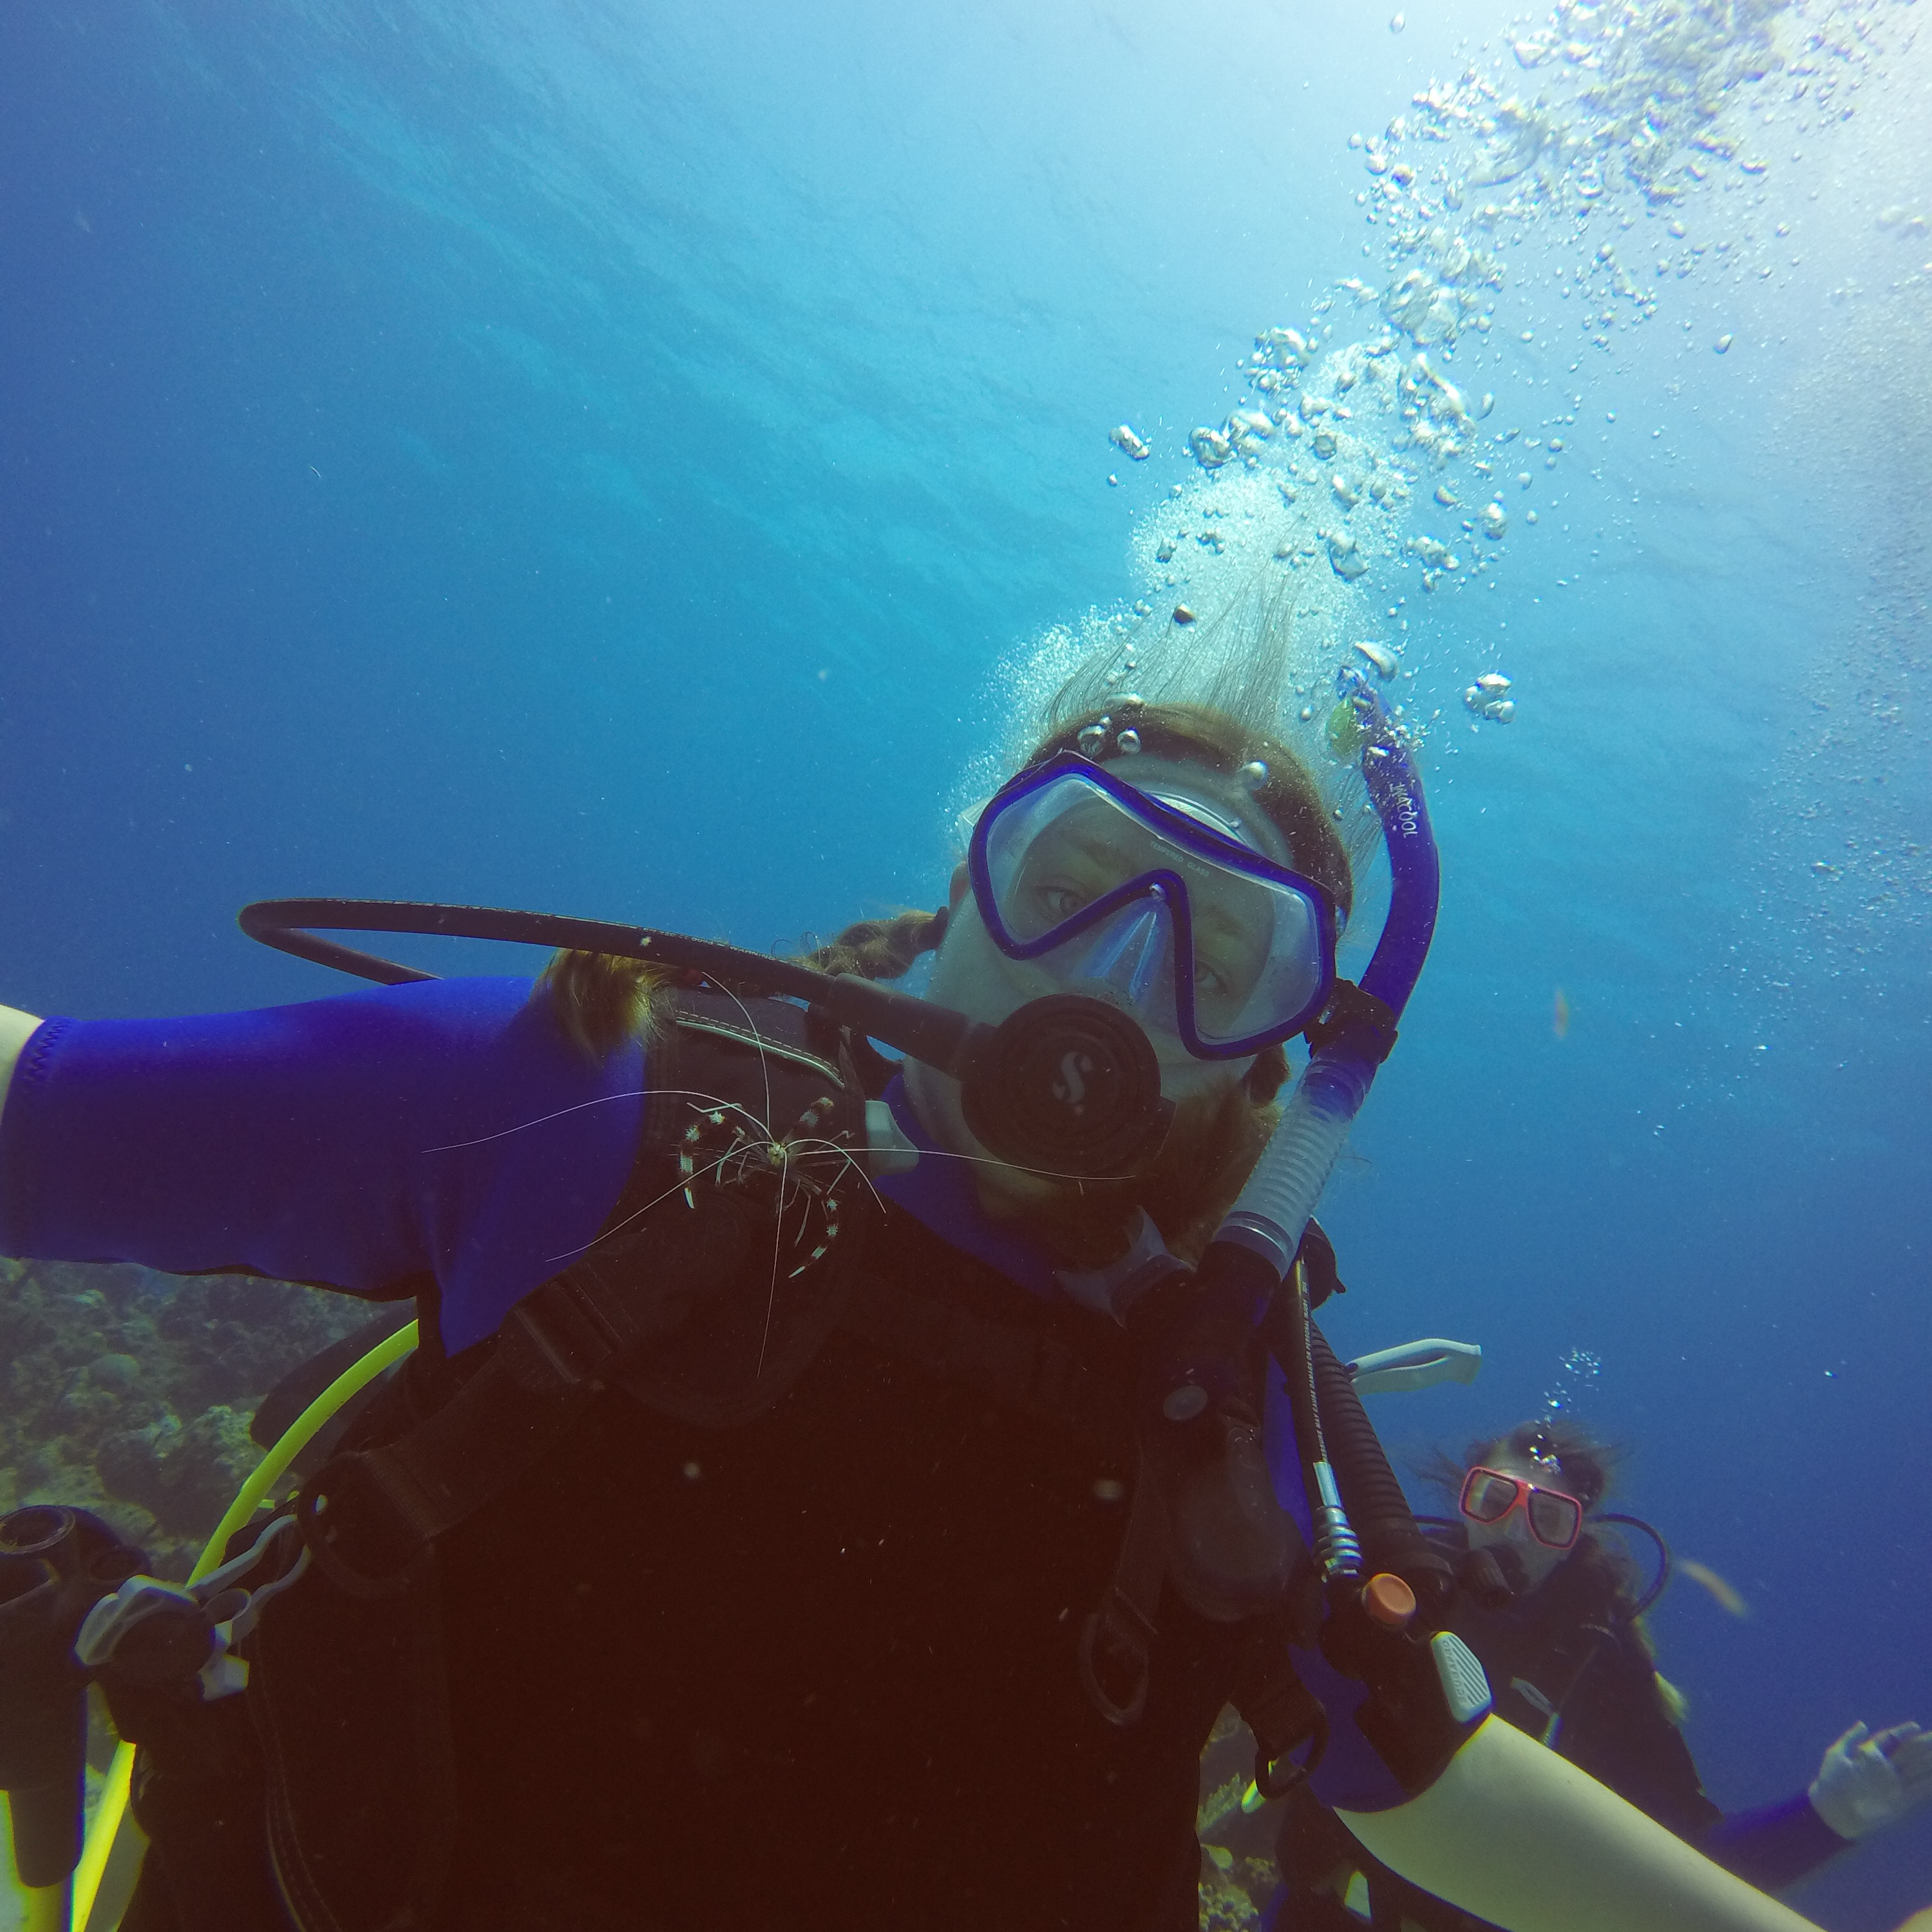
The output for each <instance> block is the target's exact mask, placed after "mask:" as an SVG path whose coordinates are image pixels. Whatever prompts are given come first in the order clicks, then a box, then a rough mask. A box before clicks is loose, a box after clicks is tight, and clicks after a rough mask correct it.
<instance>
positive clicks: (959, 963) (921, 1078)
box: [905, 757, 1286, 1214]
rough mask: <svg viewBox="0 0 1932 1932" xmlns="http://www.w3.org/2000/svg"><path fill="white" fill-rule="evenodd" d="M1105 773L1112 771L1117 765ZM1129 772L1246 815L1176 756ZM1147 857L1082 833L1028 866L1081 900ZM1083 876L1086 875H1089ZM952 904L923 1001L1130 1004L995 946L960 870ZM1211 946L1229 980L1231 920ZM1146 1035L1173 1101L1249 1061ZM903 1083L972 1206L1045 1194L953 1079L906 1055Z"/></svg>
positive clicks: (995, 1005) (1235, 929) (995, 1015)
mask: <svg viewBox="0 0 1932 1932" xmlns="http://www.w3.org/2000/svg"><path fill="white" fill-rule="evenodd" d="M1112 769H1113V770H1114V771H1115V772H1116V773H1117V774H1120V773H1121V767H1120V766H1119V765H1118V764H1116V765H1115V766H1113V767H1112ZM1132 778H1133V782H1134V783H1135V784H1142V785H1145V786H1147V787H1148V788H1150V789H1158V790H1160V791H1161V792H1163V793H1167V794H1169V795H1173V794H1180V795H1182V796H1192V797H1195V798H1197V799H1199V801H1200V802H1202V803H1203V804H1205V805H1208V806H1210V807H1211V808H1213V809H1214V810H1215V811H1217V812H1219V813H1220V814H1222V815H1223V817H1228V818H1230V819H1235V818H1239V817H1243V816H1244V815H1245V816H1247V817H1253V801H1252V800H1251V799H1249V798H1248V797H1247V796H1246V795H1245V794H1244V793H1239V792H1236V791H1234V790H1232V789H1231V788H1230V787H1227V786H1226V785H1225V784H1223V783H1221V782H1220V781H1219V780H1218V779H1217V776H1216V775H1215V774H1214V773H1212V772H1208V771H1207V770H1206V769H1204V768H1202V767H1201V766H1196V765H1193V764H1190V763H1185V762H1184V761H1181V760H1169V759H1164V758H1154V757H1148V758H1145V760H1136V761H1135V763H1134V766H1133V772H1132ZM1069 830H1070V832H1071V833H1074V834H1079V832H1080V830H1081V828H1080V827H1079V824H1078V823H1077V821H1076V823H1075V824H1074V825H1073V826H1070V828H1069ZM1266 834H1267V835H1268V836H1269V837H1270V838H1271V839H1272V840H1273V841H1274V846H1275V847H1276V848H1277V849H1275V850H1271V852H1270V854H1269V856H1271V857H1273V856H1280V857H1282V858H1284V859H1285V857H1286V850H1285V844H1284V843H1283V841H1280V837H1279V835H1278V834H1277V833H1276V832H1274V827H1273V826H1267V827H1266ZM1153 856H1154V855H1153V854H1151V853H1141V852H1139V851H1138V850H1136V852H1134V853H1124V854H1118V855H1115V854H1112V853H1106V852H1101V851H1097V850H1094V849H1092V847H1091V840H1087V841H1085V842H1083V839H1082V837H1081V836H1078V835H1076V836H1072V837H1070V838H1069V839H1068V840H1067V848H1066V850H1065V851H1064V853H1056V854H1055V855H1054V858H1055V862H1053V863H1043V864H1041V865H1039V866H1038V867H1037V871H1036V877H1037V883H1038V885H1039V888H1040V890H1041V891H1043V892H1047V893H1049V894H1051V893H1055V892H1058V893H1060V894H1062V895H1066V894H1067V893H1070V892H1082V891H1085V896H1086V897H1087V898H1093V897H1095V896H1097V895H1098V892H1100V891H1101V890H1104V889H1107V887H1108V886H1110V885H1111V884H1113V883H1118V880H1119V879H1120V878H1121V877H1128V876H1131V875H1132V874H1134V873H1137V872H1139V871H1145V870H1146V869H1148V864H1149V862H1151V859H1152V858H1153ZM1122 866H1125V868H1126V870H1125V871H1122V870H1121V867H1122ZM1089 874H1093V877H1091V879H1090V878H1089V876H1088V875H1089ZM1083 882H1084V883H1083ZM952 903H953V910H952V916H951V918H950V921H949V922H948V924H947V931H946V940H945V943H944V944H943V945H942V946H941V947H940V949H939V952H938V957H937V959H936V960H935V963H934V966H933V970H932V980H931V983H930V984H929V986H928V989H927V995H928V997H929V998H931V999H932V1000H933V1001H936V1002H937V1003H938V1004H940V1005H941V1006H946V1007H952V1008H953V1009H954V1010H955V1011H956V1012H959V1013H968V1014H970V1015H971V1016H972V1017H973V1018H974V1019H977V1020H980V1021H983V1022H986V1024H987V1025H998V1023H999V1022H1001V1020H1003V1019H1005V1018H1006V1017H1007V1015H1008V1014H1009V1013H1013V1012H1016V1011H1017V1010H1018V1009H1019V1008H1020V1007H1023V1006H1025V1004H1027V1003H1028V1001H1031V1000H1037V999H1040V998H1044V997H1045V996H1046V995H1048V994H1051V993H1065V992H1079V993H1084V994H1086V995H1088V996H1090V997H1091V998H1097V999H1101V1000H1105V1001H1107V1002H1108V1003H1109V1004H1112V1005H1116V1006H1118V1007H1121V1008H1122V1009H1123V1010H1128V1011H1132V1010H1133V1008H1132V1007H1131V1005H1130V1002H1129V1001H1127V999H1126V998H1124V997H1123V996H1122V995H1120V994H1119V993H1118V992H1116V991H1115V989H1113V988H1112V987H1110V986H1106V985H1104V984H1101V983H1094V982H1088V981H1076V980H1070V979H1069V978H1067V977H1066V972H1065V969H1064V963H1063V962H1058V961H1056V960H1055V957H1054V956H1052V955H1051V954H1049V955H1048V956H1046V957H1044V958H1043V959H1035V960H1019V959H1009V958H1008V957H1007V955H1006V954H1005V953H1003V952H1001V950H1000V949H999V947H998V946H997V945H995V944H994V941H993V938H992V935H991V934H990V933H989V932H987V930H986V923H985V922H984V921H983V919H981V918H980V910H979V907H978V906H977V904H975V903H974V899H973V896H972V894H971V891H970V889H968V884H967V878H966V868H965V866H963V865H962V866H961V867H960V868H959V869H958V870H957V871H956V872H955V874H953V893H952ZM1065 911H1066V908H1065V907H1063V906H1062V905H1061V904H1060V902H1059V901H1058V900H1055V901H1054V903H1053V904H1052V905H1050V906H1049V907H1046V908H1045V910H1044V912H1043V919H1044V920H1045V921H1046V922H1048V923H1051V922H1052V920H1053V919H1054V918H1055V917H1058V916H1065ZM1210 917H1211V919H1212V918H1213V917H1214V914H1213V913H1211V915H1210ZM1214 943H1215V944H1219V945H1220V946H1221V947H1223V949H1224V950H1226V951H1227V952H1228V953H1229V958H1230V962H1231V963H1230V967H1229V971H1230V977H1232V976H1233V974H1234V972H1235V970H1236V969H1237V968H1238V959H1236V956H1237V955H1238V953H1239V951H1240V949H1241V947H1242V945H1243V944H1245V943H1246V941H1245V940H1244V935H1243V934H1242V932H1241V930H1240V928H1239V926H1238V922H1229V929H1228V930H1227V932H1226V933H1225V934H1222V933H1220V932H1219V930H1218V928H1217V932H1216V938H1215V941H1214ZM1135 1017H1136V1019H1138V1020H1141V1021H1142V1022H1145V1015H1144V1014H1142V1013H1136V1014H1135ZM1148 1040H1149V1042H1150V1043H1151V1045H1152V1046H1153V1048H1154V1057H1155V1058H1156V1060H1157V1061H1158V1063H1159V1064H1160V1076H1161V1079H1160V1084H1161V1092H1162V1094H1163V1095H1164V1096H1165V1097H1166V1098H1167V1099H1168V1100H1172V1101H1174V1102H1175V1103H1177V1104H1178V1105H1183V1106H1184V1105H1186V1104H1187V1103H1190V1102H1198V1101H1201V1100H1216V1099H1218V1098H1219V1097H1220V1095H1221V1094H1224V1093H1225V1092H1226V1091H1227V1089H1228V1088H1231V1087H1232V1086H1233V1085H1235V1083H1236V1082H1238V1081H1239V1080H1240V1079H1241V1078H1242V1077H1243V1076H1244V1075H1245V1074H1246V1073H1247V1070H1248V1069H1249V1068H1250V1067H1252V1066H1253V1064H1254V1062H1253V1060H1252V1059H1241V1060H1197V1059H1196V1058H1195V1057H1194V1056H1193V1055H1192V1054H1190V1052H1188V1051H1187V1048H1186V1047H1185V1046H1183V1045H1182V1044H1181V1040H1180V1038H1179V1037H1178V1034H1175V1032H1173V1031H1172V1029H1171V1028H1168V1027H1163V1026H1159V1025H1156V1026H1153V1027H1150V1028H1148ZM905 1082H906V1089H907V1094H908V1095H909V1096H910V1099H911V1101H912V1103H913V1109H914V1111H915V1112H916V1113H917V1115H919V1120H920V1122H921V1124H922V1125H923V1126H924V1127H925V1128H926V1131H927V1132H928V1133H929V1134H931V1135H932V1137H933V1138H934V1139H935V1140H936V1141H938V1143H939V1144H940V1145H941V1146H942V1147H944V1148H947V1149H948V1150H950V1151H952V1152H954V1153H956V1154H965V1155H968V1156H969V1157H973V1158H974V1160H976V1161H977V1163H980V1164H979V1165H978V1166H976V1169H975V1179H976V1181H977V1184H978V1186H979V1190H980V1199H981V1202H982V1203H983V1205H985V1206H986V1208H987V1209H988V1210H989V1212H992V1213H995V1214H999V1213H1003V1212H1004V1213H1009V1214H1010V1213H1013V1212H1016V1211H1019V1209H1021V1208H1024V1207H1025V1206H1027V1205H1030V1204H1031V1203H1032V1202H1036V1201H1038V1200H1040V1199H1043V1198H1044V1197H1045V1196H1046V1195H1047V1194H1049V1193H1051V1192H1052V1181H1051V1179H1049V1178H1047V1177H1044V1176H1037V1175H1031V1174H1029V1173H1028V1172H1025V1171H1024V1170H1022V1169H1016V1168H1014V1167H1011V1166H1008V1165H1007V1164H1006V1163H1003V1162H1000V1161H998V1160H995V1159H994V1158H993V1157H992V1156H991V1155H990V1154H988V1153H987V1151H986V1148H984V1147H983V1145H981V1144H980V1142H979V1141H978V1140H977V1139H975V1138H974V1136H973V1134H972V1133H971V1130H969V1129H968V1127H967V1125H966V1121H965V1115H964V1113H963V1112H962V1109H961V1106H960V1098H959V1082H957V1081H955V1080H953V1079H949V1078H948V1077H947V1076H945V1075H944V1074H942V1073H938V1072H937V1071H936V1070H935V1069H933V1068H932V1067H928V1066H926V1065H925V1064H923V1063H922V1062H920V1061H913V1060H908V1061H907V1062H906V1063H905Z"/></svg>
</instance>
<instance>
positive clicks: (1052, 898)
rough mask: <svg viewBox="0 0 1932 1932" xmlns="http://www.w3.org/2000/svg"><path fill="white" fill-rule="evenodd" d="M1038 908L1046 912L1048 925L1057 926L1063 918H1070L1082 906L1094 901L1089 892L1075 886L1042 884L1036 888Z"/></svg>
mask: <svg viewBox="0 0 1932 1932" xmlns="http://www.w3.org/2000/svg"><path fill="white" fill-rule="evenodd" d="M1037 897H1038V898H1039V901H1040V910H1041V911H1042V912H1043V913H1046V917H1047V922H1048V923H1049V925H1052V926H1058V925H1059V924H1060V922H1061V921H1062V920H1063V919H1071V918H1072V917H1073V915H1074V914H1075V913H1076V912H1078V911H1079V910H1081V908H1082V907H1083V906H1089V905H1091V904H1093V903H1094V895H1093V894H1092V893H1091V892H1082V891H1081V890H1080V889H1079V887H1078V886H1064V885H1043V886H1040V888H1039V889H1038V893H1037Z"/></svg>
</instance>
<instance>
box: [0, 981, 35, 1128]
mask: <svg viewBox="0 0 1932 1932" xmlns="http://www.w3.org/2000/svg"><path fill="white" fill-rule="evenodd" d="M38 1025H40V1022H39V1021H38V1020H37V1019H34V1016H33V1015H32V1014H31V1013H22V1012H21V1011H20V1010H19V1009H18V1008H17V1007H0V1112H4V1111H5V1108H6V1105H7V1088H10V1087H11V1086H12V1085H13V1070H14V1068H15V1067H17V1066H18V1065H19V1064H20V1053H21V1049H23V1048H24V1047H25V1046H26V1044H27V1043H28V1040H31V1039H32V1038H33V1037H34V1028H36V1027H37V1026H38Z"/></svg>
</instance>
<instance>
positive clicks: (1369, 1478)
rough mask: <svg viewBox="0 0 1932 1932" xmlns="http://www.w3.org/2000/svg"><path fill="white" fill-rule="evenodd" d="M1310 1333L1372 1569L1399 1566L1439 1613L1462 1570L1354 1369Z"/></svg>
mask: <svg viewBox="0 0 1932 1932" xmlns="http://www.w3.org/2000/svg"><path fill="white" fill-rule="evenodd" d="M1308 1335H1309V1349H1310V1356H1311V1358H1312V1364H1311V1365H1312V1367H1313V1369H1314V1371H1315V1396H1316V1401H1317V1403H1319V1405H1320V1407H1321V1411H1322V1435H1323V1437H1324V1438H1325V1440H1326V1442H1327V1443H1328V1458H1329V1461H1330V1463H1331V1466H1333V1468H1334V1472H1335V1478H1336V1481H1337V1482H1338V1483H1339V1484H1340V1485H1341V1490H1342V1501H1343V1505H1344V1506H1345V1507H1346V1508H1347V1510H1348V1512H1349V1520H1350V1521H1351V1522H1352V1523H1353V1524H1354V1526H1355V1534H1356V1535H1357V1536H1358V1538H1361V1545H1362V1555H1363V1558H1364V1567H1365V1568H1367V1570H1368V1571H1370V1574H1373V1573H1374V1572H1376V1571H1379V1570H1392V1571H1394V1572H1395V1574H1397V1576H1399V1577H1401V1578H1402V1579H1403V1580H1404V1582H1406V1583H1407V1584H1408V1585H1409V1588H1410V1589H1412V1590H1413V1591H1414V1592H1415V1596H1416V1601H1417V1603H1418V1604H1419V1605H1420V1606H1421V1610H1422V1614H1423V1616H1424V1617H1425V1618H1429V1617H1431V1616H1433V1615H1434V1614H1435V1613H1436V1612H1438V1611H1439V1610H1442V1608H1443V1607H1444V1606H1445V1604H1447V1603H1448V1601H1449V1599H1450V1598H1451V1596H1452V1595H1454V1592H1455V1589H1456V1574H1455V1572H1454V1570H1452V1569H1451V1568H1450V1565H1449V1562H1448V1559H1447V1558H1445V1556H1443V1554H1442V1552H1441V1551H1440V1550H1437V1549H1436V1547H1434V1546H1433V1544H1431V1543H1430V1541H1429V1540H1428V1538H1427V1537H1425V1536H1424V1535H1423V1533H1422V1532H1421V1530H1420V1529H1418V1528H1417V1527H1416V1522H1415V1515H1414V1514H1413V1512H1412V1511H1411V1510H1410V1508H1409V1499H1408V1498H1407V1497H1406V1496H1404V1495H1403V1493H1402V1485H1401V1484H1400V1483H1399V1482H1397V1480H1396V1475H1395V1472H1394V1470H1393V1469H1391V1468H1390V1467H1389V1460H1388V1456H1387V1455H1386V1454H1385V1453H1384V1451H1383V1449H1382V1443H1381V1441H1380V1439H1379V1438H1378V1437H1377V1436H1376V1431H1375V1425H1374V1424H1373V1423H1371V1422H1370V1420H1369V1418H1368V1415H1367V1412H1366V1411H1364V1409H1363V1407H1362V1399H1361V1397H1360V1396H1358V1394H1356V1393H1355V1382H1354V1381H1353V1379H1352V1378H1351V1377H1350V1376H1349V1371H1348V1370H1347V1369H1346V1367H1343V1364H1342V1363H1341V1361H1340V1360H1339V1359H1338V1358H1337V1355H1336V1354H1335V1352H1334V1349H1331V1348H1330V1347H1329V1346H1328V1338H1327V1337H1325V1335H1324V1334H1322V1331H1321V1330H1320V1329H1319V1328H1317V1327H1316V1325H1314V1323H1313V1322H1310V1324H1309V1328H1308Z"/></svg>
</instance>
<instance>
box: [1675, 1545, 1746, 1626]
mask: <svg viewBox="0 0 1932 1932" xmlns="http://www.w3.org/2000/svg"><path fill="white" fill-rule="evenodd" d="M1676 1569H1677V1571H1678V1573H1679V1575H1681V1576H1685V1577H1689V1578H1690V1580H1691V1582H1692V1583H1697V1584H1701V1585H1702V1586H1703V1588H1704V1589H1706V1590H1708V1591H1709V1592H1710V1593H1711V1595H1712V1597H1713V1598H1715V1599H1716V1601H1717V1603H1718V1607H1720V1608H1721V1609H1723V1610H1728V1611H1729V1612H1730V1613H1731V1615H1732V1616H1734V1617H1748V1616H1750V1615H1751V1606H1750V1604H1748V1603H1746V1602H1745V1600H1744V1598H1742V1596H1740V1595H1739V1594H1738V1588H1737V1586H1736V1584H1735V1583H1731V1582H1730V1581H1729V1580H1728V1579H1727V1578H1725V1577H1720V1576H1719V1575H1718V1573H1717V1571H1715V1570H1713V1569H1712V1568H1711V1566H1710V1565H1709V1564H1708V1563H1700V1562H1698V1561H1697V1559H1696V1558H1695V1557H1691V1556H1680V1557H1679V1558H1678V1559H1677V1562H1676Z"/></svg>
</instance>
